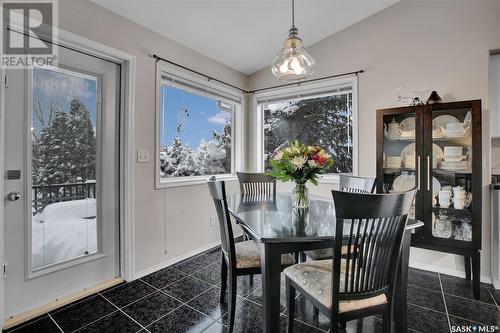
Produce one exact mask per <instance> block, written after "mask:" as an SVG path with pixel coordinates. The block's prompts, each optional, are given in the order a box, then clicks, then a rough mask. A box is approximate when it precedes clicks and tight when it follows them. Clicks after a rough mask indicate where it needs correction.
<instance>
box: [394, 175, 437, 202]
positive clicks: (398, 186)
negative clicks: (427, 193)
mask: <svg viewBox="0 0 500 333" xmlns="http://www.w3.org/2000/svg"><path fill="white" fill-rule="evenodd" d="M415 180H416V179H415V175H400V176H397V177H396V179H394V183H392V188H393V189H394V191H395V192H406V191H409V190H411V189H413V188H415V187H416V186H417V185H416V184H417V183H416V181H415ZM439 190H441V183H440V182H439V180H437V179H436V177H432V194H433V196H434V197H436V196H437V195H438V194H439Z"/></svg>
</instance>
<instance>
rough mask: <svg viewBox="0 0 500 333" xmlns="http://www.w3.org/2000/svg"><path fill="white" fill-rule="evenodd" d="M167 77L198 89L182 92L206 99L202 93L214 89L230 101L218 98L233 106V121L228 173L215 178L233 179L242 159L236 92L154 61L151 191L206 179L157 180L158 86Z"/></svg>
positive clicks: (240, 96)
mask: <svg viewBox="0 0 500 333" xmlns="http://www.w3.org/2000/svg"><path fill="white" fill-rule="evenodd" d="M163 76H170V77H176V78H179V79H180V80H183V81H188V82H190V83H193V84H194V85H196V86H199V87H200V91H199V92H197V91H196V90H197V89H196V88H193V87H188V89H185V90H187V91H190V92H193V93H196V94H199V95H203V96H207V97H210V98H213V97H212V96H210V93H209V92H207V91H203V89H206V90H209V91H210V90H214V91H218V92H220V93H221V94H224V95H227V96H230V97H231V98H226V99H224V98H219V99H220V100H223V101H225V102H230V103H231V104H233V105H234V106H235V107H234V110H233V118H232V128H231V136H232V138H231V141H232V142H231V144H232V147H231V172H230V173H225V174H218V175H216V176H217V178H220V179H224V180H235V179H236V170H241V169H242V166H243V165H244V164H243V162H244V161H243V158H244V156H245V154H244V153H245V152H244V146H243V137H244V126H243V103H244V96H243V94H242V93H241V92H240V91H237V90H235V89H232V88H229V87H226V86H224V85H222V84H219V83H216V82H213V81H208V80H207V79H206V78H204V77H202V76H200V75H196V74H193V73H190V72H188V71H186V70H182V69H179V68H177V67H176V66H173V65H170V64H167V63H163V62H157V63H156V85H155V89H156V91H155V100H156V118H155V141H156V144H155V155H154V158H155V188H156V189H157V190H160V189H166V188H173V187H182V186H192V185H201V184H204V183H205V182H206V179H207V178H208V177H210V175H202V176H186V177H172V178H162V177H160V157H159V156H160V134H161V133H160V128H161V124H160V120H161V117H160V111H161V93H160V88H161V85H162V77H163ZM172 86H175V87H177V88H180V89H184V88H182V84H178V83H175V82H174V83H173V84H172Z"/></svg>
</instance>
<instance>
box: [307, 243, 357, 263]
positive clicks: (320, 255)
mask: <svg viewBox="0 0 500 333" xmlns="http://www.w3.org/2000/svg"><path fill="white" fill-rule="evenodd" d="M347 249H348V246H347V245H344V246H342V255H346V254H347ZM351 252H354V246H352V247H351ZM305 254H306V255H307V256H308V257H309V258H311V259H312V260H322V259H331V258H332V257H333V248H331V247H329V248H327V249H320V250H311V251H306V252H305Z"/></svg>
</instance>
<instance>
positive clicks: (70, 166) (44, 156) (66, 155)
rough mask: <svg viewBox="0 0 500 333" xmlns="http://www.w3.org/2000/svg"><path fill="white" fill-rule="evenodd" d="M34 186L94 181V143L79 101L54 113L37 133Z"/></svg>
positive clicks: (92, 130) (86, 114) (83, 108)
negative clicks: (36, 177) (37, 159)
mask: <svg viewBox="0 0 500 333" xmlns="http://www.w3.org/2000/svg"><path fill="white" fill-rule="evenodd" d="M37 149H38V157H39V168H38V183H39V184H46V185H50V184H61V183H68V182H75V181H76V179H77V178H78V177H81V179H83V180H88V179H95V176H96V170H95V158H96V141H95V134H94V129H93V126H92V121H91V118H90V114H89V112H88V110H87V109H86V108H85V106H84V105H83V104H82V103H81V102H80V100H79V99H78V98H76V97H74V98H73V99H72V100H71V109H70V111H69V112H64V111H62V110H61V109H59V110H57V111H56V112H55V113H54V115H53V118H52V121H51V124H50V125H49V126H46V127H44V128H43V129H42V130H41V133H40V142H39V145H38V148H37Z"/></svg>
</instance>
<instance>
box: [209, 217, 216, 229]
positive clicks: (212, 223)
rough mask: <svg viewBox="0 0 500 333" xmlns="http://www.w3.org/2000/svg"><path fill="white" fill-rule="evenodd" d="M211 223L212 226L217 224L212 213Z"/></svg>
mask: <svg viewBox="0 0 500 333" xmlns="http://www.w3.org/2000/svg"><path fill="white" fill-rule="evenodd" d="M209 223H210V226H212V227H213V226H214V225H215V216H212V215H211V216H210V222H209Z"/></svg>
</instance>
